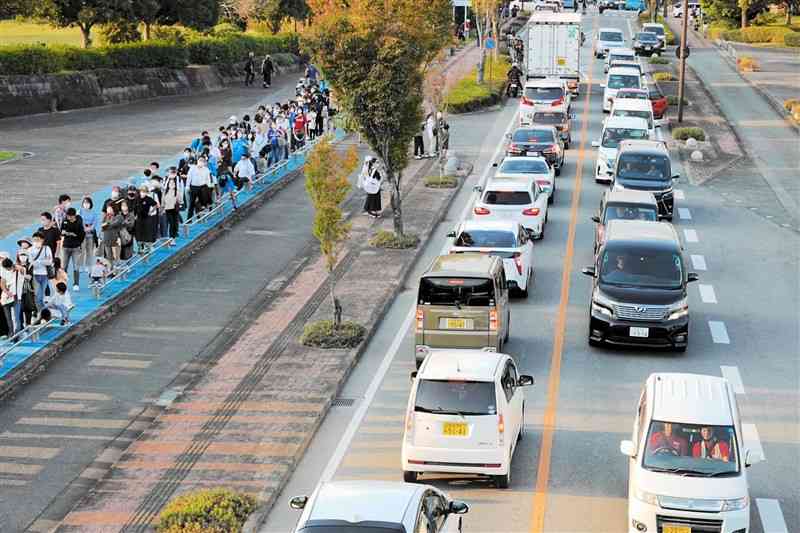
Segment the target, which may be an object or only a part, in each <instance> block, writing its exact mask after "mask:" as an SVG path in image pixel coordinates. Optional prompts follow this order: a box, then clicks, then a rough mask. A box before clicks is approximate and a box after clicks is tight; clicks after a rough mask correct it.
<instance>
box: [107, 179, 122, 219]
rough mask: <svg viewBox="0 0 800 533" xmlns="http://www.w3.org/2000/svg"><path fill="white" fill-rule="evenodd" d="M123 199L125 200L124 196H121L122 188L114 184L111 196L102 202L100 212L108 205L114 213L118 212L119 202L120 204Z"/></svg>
mask: <svg viewBox="0 0 800 533" xmlns="http://www.w3.org/2000/svg"><path fill="white" fill-rule="evenodd" d="M123 200H125V198H124V197H123V193H122V189H121V188H120V187H119V186H118V185H114V186H113V187H112V188H111V197H110V198H107V199H106V201H105V202H103V208H102V212H103V213H105V212H106V209H107V208H108V206H111V207H112V208H113V209H114V212H115V213H119V204H121V203H122V202H123Z"/></svg>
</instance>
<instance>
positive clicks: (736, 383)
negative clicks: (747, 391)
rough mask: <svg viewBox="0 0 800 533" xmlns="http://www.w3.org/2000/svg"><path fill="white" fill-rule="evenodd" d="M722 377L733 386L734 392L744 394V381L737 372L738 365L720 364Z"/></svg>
mask: <svg viewBox="0 0 800 533" xmlns="http://www.w3.org/2000/svg"><path fill="white" fill-rule="evenodd" d="M719 368H720V369H721V370H722V377H723V378H725V379H727V380H728V382H730V384H731V387H733V392H735V393H736V394H744V383H742V376H741V374H739V367H738V366H721V367H719Z"/></svg>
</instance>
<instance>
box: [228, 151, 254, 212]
mask: <svg viewBox="0 0 800 533" xmlns="http://www.w3.org/2000/svg"><path fill="white" fill-rule="evenodd" d="M233 175H234V176H235V177H236V178H237V179H238V180H239V181H240V182H241V183H243V184H246V185H247V190H248V191H251V190H253V178H255V177H256V169H255V167H254V166H253V162H252V161H251V160H250V154H248V153H247V152H245V153H243V154H242V158H241V159H240V160H239V162H238V163H236V166H235V167H234V169H233ZM233 198H234V196H233V195H231V200H232V201H233ZM233 205H234V207H235V206H236V202H235V201H234V202H233Z"/></svg>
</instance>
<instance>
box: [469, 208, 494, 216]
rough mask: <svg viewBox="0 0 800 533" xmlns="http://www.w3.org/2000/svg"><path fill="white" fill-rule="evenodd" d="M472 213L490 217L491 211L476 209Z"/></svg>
mask: <svg viewBox="0 0 800 533" xmlns="http://www.w3.org/2000/svg"><path fill="white" fill-rule="evenodd" d="M472 212H473V213H475V214H476V215H488V214H490V213H491V211H489V210H488V209H486V208H485V207H476V208H475V209H473V210H472Z"/></svg>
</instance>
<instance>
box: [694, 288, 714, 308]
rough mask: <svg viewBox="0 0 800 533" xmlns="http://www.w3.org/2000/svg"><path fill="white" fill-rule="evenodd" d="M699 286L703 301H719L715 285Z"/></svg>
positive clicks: (708, 302)
mask: <svg viewBox="0 0 800 533" xmlns="http://www.w3.org/2000/svg"><path fill="white" fill-rule="evenodd" d="M697 288H698V290H699V291H700V299H701V300H703V303H706V304H715V303H717V295H716V293H715V292H714V286H713V285H698V286H697Z"/></svg>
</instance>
